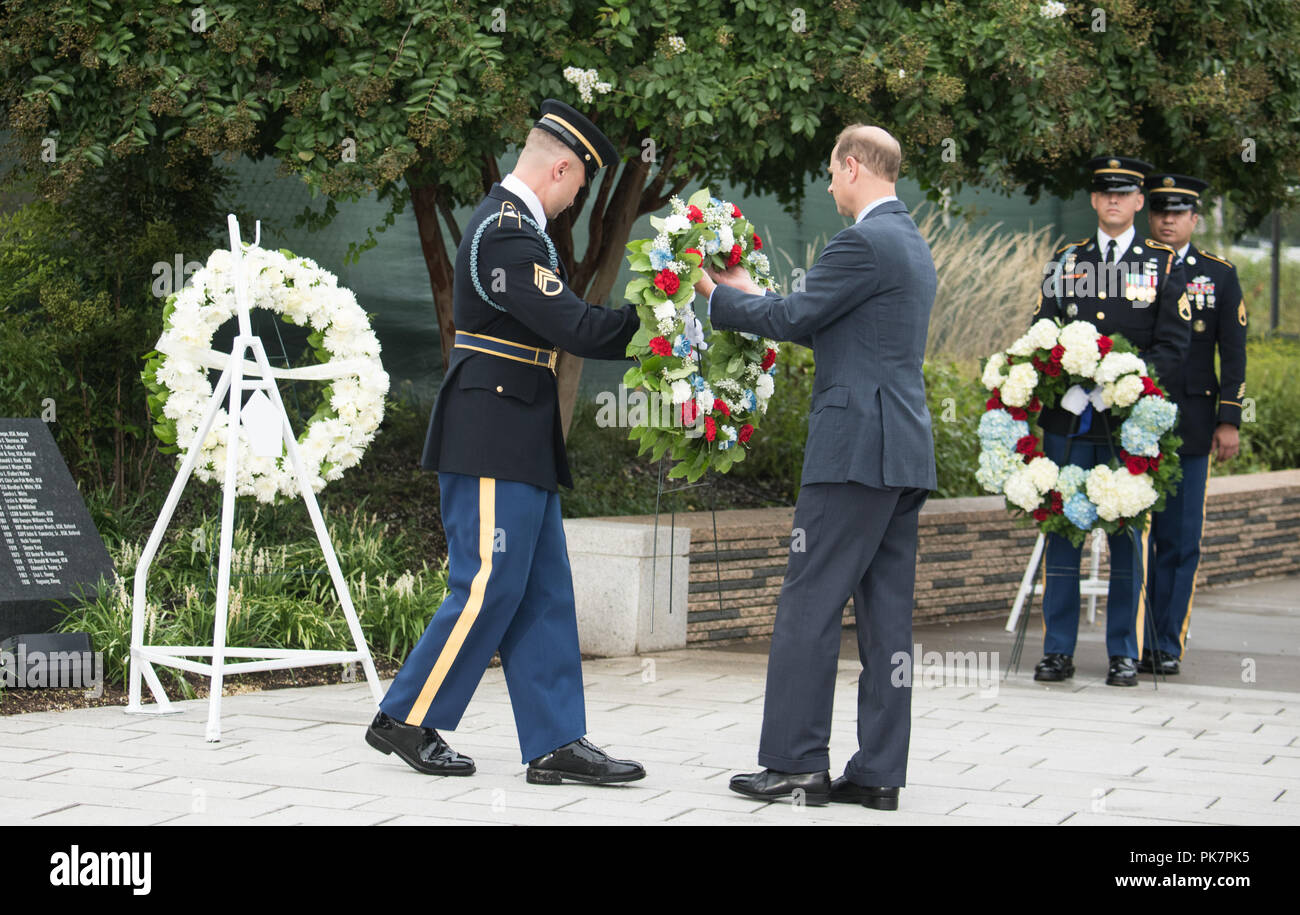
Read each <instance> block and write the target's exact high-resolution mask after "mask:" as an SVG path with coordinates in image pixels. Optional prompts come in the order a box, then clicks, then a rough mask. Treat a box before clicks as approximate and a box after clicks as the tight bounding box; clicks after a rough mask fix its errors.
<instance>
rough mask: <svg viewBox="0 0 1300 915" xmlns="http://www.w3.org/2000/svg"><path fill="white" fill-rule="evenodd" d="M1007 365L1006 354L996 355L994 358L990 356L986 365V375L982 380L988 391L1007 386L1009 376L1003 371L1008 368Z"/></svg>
mask: <svg viewBox="0 0 1300 915" xmlns="http://www.w3.org/2000/svg"><path fill="white" fill-rule="evenodd" d="M1006 365H1007V354H1006V353H994V354H993V355H992V356H989V361H988V362H986V363H985V364H984V375H983V376H982V377H981V378H980V381H981V382H982V383H983V384H984V387H985V388H986V389H988V390H990V391H991V390H993V389H994V388H1000V387H1002V385H1004V384H1006V381H1007V376H1006V374H1005V373H1004V372H1003V371H1002V370H1003V369H1004V368H1006Z"/></svg>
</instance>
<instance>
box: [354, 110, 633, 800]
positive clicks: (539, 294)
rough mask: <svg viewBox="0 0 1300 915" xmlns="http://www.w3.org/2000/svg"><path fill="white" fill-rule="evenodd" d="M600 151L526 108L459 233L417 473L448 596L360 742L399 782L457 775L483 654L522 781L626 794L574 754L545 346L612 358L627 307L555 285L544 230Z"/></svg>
mask: <svg viewBox="0 0 1300 915" xmlns="http://www.w3.org/2000/svg"><path fill="white" fill-rule="evenodd" d="M616 156H617V150H616V149H615V148H614V144H613V143H611V142H610V141H609V140H608V139H607V138H606V137H605V135H604V134H603V133H601V132H600V131H599V130H597V129H596V127H595V125H593V124H592V123H591V121H589V120H588V119H587V118H585V117H583V115H581V114H579V113H578V112H577V111H575V110H574V109H572V108H570V107H569V106H568V105H565V104H564V103H563V102H558V101H556V100H554V99H547V100H546V101H545V102H544V103H543V104H542V112H541V118H540V119H539V120H538V121H537V122H536V124H535V125H534V127H533V129H532V131H531V132H530V133H529V134H528V139H527V142H526V145H525V146H524V149H523V151H522V153H521V154H520V156H519V163H518V165H516V166H515V170H514V171H513V172H512V173H511V174H509V175H507V176H506V177H505V178H504V179H502V181H501V182H500V183H498V184H493V185H492V188H491V190H489V191H488V194H487V197H485V198H484V199H483V201H482V202H481V203H480V204H479V206H478V209H477V210H475V211H474V215H473V216H472V217H470V220H469V222H468V224H467V225H466V228H465V234H464V236H463V237H462V239H461V242H460V246H459V248H458V250H457V252H456V274H455V284H454V291H453V295H454V314H455V321H456V339H455V346H454V349H453V351H452V354H451V358H450V359H449V360H448V364H447V371H446V375H445V376H444V378H443V382H442V387H441V389H440V390H439V392H438V399H437V402H436V403H435V404H434V408H433V413H432V415H431V417H430V420H429V431H428V436H427V438H426V440H425V445H424V455H423V457H422V458H421V460H420V466H421V467H422V468H423V469H425V470H437V471H438V488H439V490H440V492H441V500H442V519H443V527H444V528H445V529H446V531H447V554H448V559H449V569H450V571H449V576H448V581H447V584H448V594H447V599H446V600H445V601H443V603H442V606H440V607H439V608H438V610H437V612H436V613H435V614H434V617H433V621H432V622H431V623H430V624H429V628H428V629H426V630H425V632H424V635H423V636H421V637H420V641H419V642H418V643H417V644H416V645H415V647H414V648H413V649H411V654H410V656H409V657H408V658H407V659H406V663H405V664H404V665H403V666H402V669H401V670H399V671H398V672H397V676H396V678H394V680H393V683H392V685H391V686H390V687H389V688H388V693H387V695H385V696H384V699H383V702H381V703H380V706H379V712H378V713H377V714H376V715H375V718H374V721H372V722H371V724H370V727H369V728H368V729H367V731H366V741H367V742H368V743H369V744H370V745H371V746H372V747H375V748H376V749H378V750H380V751H381V752H383V753H385V754H387V753H396V754H397V755H398V756H399V757H401V758H402V759H403V760H405V761H406V762H407V763H408V764H410V765H411V766H412V767H413V768H414V769H415V770H416V771H418V772H423V773H426V774H430V775H472V774H473V772H474V762H473V760H471V759H470V758H469V757H467V756H463V755H461V754H459V753H457V752H456V751H455V750H453V749H452V748H451V747H449V746H448V745H447V743H446V741H445V740H443V738H442V737H441V735H439V733H438V731H437V729H438V728H442V729H444V730H454V729H455V727H456V725H457V724H458V723H459V722H460V719H461V715H462V714H463V713H464V711H465V707H466V705H467V704H468V703H469V700H470V697H471V696H472V695H473V694H474V690H475V688H476V687H477V686H478V683H479V680H480V678H481V677H482V676H483V671H484V669H485V668H486V667H487V665H488V662H489V661H490V660H491V659H492V655H493V654H495V653H497V652H500V655H501V666H502V669H503V670H504V673H505V678H506V686H507V688H508V689H509V691H510V704H511V707H512V708H513V710H514V716H515V726H516V729H517V731H518V733H519V746H520V750H521V755H522V761H523V762H526V763H528V772H527V780H528V781H529V782H531V783H533V784H546V785H558V784H560V783H561V782H562V781H576V782H583V783H587V784H607V783H613V782H629V781H635V780H636V779H639V778H643V777H644V776H645V770H644V769H643V768H642V766H641V764H640V763H636V762H630V761H626V760H618V759H611V758H610V757H609V756H608V755H607V754H606V753H605V752H604V751H603V750H601V749H600V748H599V747H597V746H595V745H594V744H592V743H591V742H589V741H588V740H587V739H586V737H585V736H584V735H585V734H586V731H587V723H586V710H585V706H584V702H583V695H582V664H581V657H580V655H579V653H578V627H577V619H576V614H575V610H574V603H573V577H572V573H571V572H570V570H569V555H568V550H567V548H566V546H565V540H564V527H563V525H562V524H561V522H560V501H559V495H558V493H557V484H559V483H562V484H564V485H565V486H568V487H570V488H572V487H573V480H572V478H571V477H570V475H569V464H568V459H567V456H566V454H565V450H564V435H563V429H562V426H561V421H560V407H559V398H558V394H557V391H556V380H555V362H556V357H557V355H558V353H557V350H556V347H563V348H564V349H565V350H567V351H569V352H571V353H574V354H575V355H578V356H583V357H586V358H588V359H621V358H624V357H625V355H626V349H627V344H628V342H629V341H630V340H631V339H632V335H633V334H634V333H635V332H636V330H637V328H638V327H639V326H640V321H639V320H638V318H637V314H636V309H635V308H632V307H630V306H629V307H624V308H620V309H613V308H600V307H597V306H592V305H589V304H587V303H586V302H584V301H583V300H582V299H580V298H579V297H578V296H577V294H576V293H574V292H573V290H571V289H570V288H569V287H568V285H567V284H566V282H565V271H564V266H563V265H562V264H561V263H560V261H559V258H558V257H557V256H556V252H555V245H554V244H553V243H552V242H551V239H550V238H549V237H548V236H547V235H546V221H547V219H550V218H554V217H555V216H556V215H558V214H559V213H560V212H562V211H563V210H564V209H566V208H567V207H569V206H570V205H571V204H572V203H573V201H574V198H575V197H576V196H577V194H578V191H579V190H580V189H581V188H582V187H583V186H584V185H585V184H586V183H587V182H588V181H590V180H591V179H592V178H594V177H595V175H596V171H597V169H599V168H602V167H603V166H605V165H608V164H610V163H611V162H613V161H614V160H615V158H616Z"/></svg>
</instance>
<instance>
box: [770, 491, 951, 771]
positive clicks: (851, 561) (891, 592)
mask: <svg viewBox="0 0 1300 915" xmlns="http://www.w3.org/2000/svg"><path fill="white" fill-rule="evenodd" d="M928 495H929V491H928V490H926V489H918V488H915V487H890V488H885V489H877V488H875V487H870V486H864V485H862V484H860V483H810V484H807V485H805V486H804V487H803V488H802V489H801V490H800V492H799V501H798V503H797V504H796V505H795V513H794V530H793V532H792V536H791V544H790V545H791V551H790V561H789V566H788V568H787V569H786V575H785V583H784V584H783V585H782V587H781V597H780V601H779V603H778V604H777V611H776V623H775V626H774V628H773V632H772V650H771V654H770V655H769V659H768V666H767V694H766V696H765V698H764V704H763V732H762V737H761V739H760V741H759V752H758V762H759V765H762V766H765V767H766V768H769V769H775V770H777V771H779V772H819V771H821V770H823V769H829V768H830V750H829V747H830V736H831V706H832V702H833V700H834V694H835V675H836V668H837V665H838V662H839V654H840V638H841V632H842V622H841V621H842V615H843V611H844V605H845V603H846V602H847V601H848V598H849V596H850V595H852V597H853V608H854V612H855V615H856V618H857V627H858V654H859V657H860V658H861V660H862V667H863V670H862V674H861V676H860V677H859V678H858V751H857V753H855V754H854V756H853V758H852V759H851V760H849V763H848V765H847V766H846V768H845V770H844V774H845V776H846V777H847V778H848V779H849V781H851V782H856V783H857V784H860V785H869V786H894V785H897V786H900V787H901V786H902V785H904V784H905V783H906V777H907V748H908V742H909V740H910V737H911V730H912V691H911V687H910V685H907V686H904V685H898V686H895V685H894V682H893V681H901V680H902V679H903V678H901V677H893V679H892V680H891V676H892V675H893V674H894V672H895V670H896V669H898V668H899V667H900V665H901V664H906V666H907V671H908V677H907V678H906V681H905V682H906V683H908V684H910V683H911V677H910V673H911V666H912V606H913V587H914V585H915V581H916V542H917V522H918V516H919V514H920V510H921V506H922V505H923V504H924V503H925V500H926V497H927V496H928ZM800 547H802V549H800ZM900 652H901V653H902V654H901V655H900V654H899V653H900ZM904 656H905V658H906V660H903V658H904Z"/></svg>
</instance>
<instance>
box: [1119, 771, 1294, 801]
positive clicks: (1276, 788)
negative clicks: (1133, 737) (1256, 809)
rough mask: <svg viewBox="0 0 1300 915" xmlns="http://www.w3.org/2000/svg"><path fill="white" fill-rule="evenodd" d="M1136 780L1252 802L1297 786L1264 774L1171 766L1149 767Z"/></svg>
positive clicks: (1179, 789) (1289, 781) (1288, 779)
mask: <svg viewBox="0 0 1300 915" xmlns="http://www.w3.org/2000/svg"><path fill="white" fill-rule="evenodd" d="M1135 778H1138V779H1142V780H1143V781H1150V782H1153V783H1156V784H1166V785H1169V786H1170V790H1176V791H1183V790H1188V789H1193V790H1195V791H1196V792H1197V793H1205V792H1210V793H1213V794H1214V795H1215V796H1216V797H1222V796H1223V795H1231V796H1232V797H1238V798H1242V799H1250V800H1270V799H1272V798H1275V797H1277V796H1278V794H1279V793H1281V792H1283V791H1285V790H1286V789H1287V788H1288V787H1289V786H1293V785H1295V784H1296V781H1295V779H1290V778H1273V777H1270V776H1268V775H1265V774H1260V775H1240V774H1235V773H1234V774H1227V773H1223V772H1213V771H1209V770H1204V769H1201V770H1197V769H1176V768H1172V767H1169V766H1150V767H1148V768H1146V769H1143V770H1142V771H1141V772H1139V773H1137V775H1136V776H1135Z"/></svg>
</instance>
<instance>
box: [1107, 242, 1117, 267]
mask: <svg viewBox="0 0 1300 915" xmlns="http://www.w3.org/2000/svg"><path fill="white" fill-rule="evenodd" d="M1106 263H1108V264H1113V263H1115V239H1113V238H1112V239H1111V240H1110V241H1108V242H1107V243H1106Z"/></svg>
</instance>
